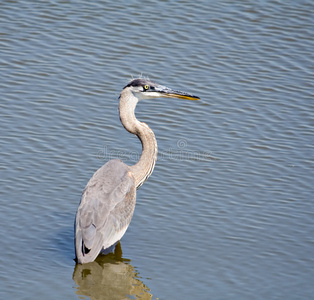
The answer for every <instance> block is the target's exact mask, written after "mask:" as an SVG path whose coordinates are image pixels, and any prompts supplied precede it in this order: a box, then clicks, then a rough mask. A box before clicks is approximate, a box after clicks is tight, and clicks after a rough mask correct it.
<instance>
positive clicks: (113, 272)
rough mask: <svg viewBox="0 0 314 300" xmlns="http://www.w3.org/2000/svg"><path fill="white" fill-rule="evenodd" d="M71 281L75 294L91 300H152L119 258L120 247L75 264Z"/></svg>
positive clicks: (133, 273)
mask: <svg viewBox="0 0 314 300" xmlns="http://www.w3.org/2000/svg"><path fill="white" fill-rule="evenodd" d="M73 280H74V281H75V283H76V284H77V287H76V289H77V291H76V294H77V295H79V296H87V297H89V298H90V299H92V300H96V299H97V300H98V299H104V300H105V299H108V300H115V299H116V300H118V299H119V300H121V299H144V300H146V299H147V300H148V299H152V295H151V294H150V290H149V288H148V287H147V286H146V285H145V284H144V283H143V282H142V281H141V280H139V278H138V273H137V272H136V271H135V270H134V267H133V266H132V265H131V264H130V260H129V259H125V258H122V249H121V245H120V243H118V244H117V245H116V247H115V251H114V253H110V254H108V255H106V256H99V257H98V258H97V259H96V260H95V261H93V262H91V263H87V264H83V265H80V264H76V266H75V268H74V272H73Z"/></svg>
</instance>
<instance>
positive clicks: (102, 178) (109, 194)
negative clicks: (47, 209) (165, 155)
mask: <svg viewBox="0 0 314 300" xmlns="http://www.w3.org/2000/svg"><path fill="white" fill-rule="evenodd" d="M135 199H136V187H135V184H134V178H133V175H132V174H131V172H130V170H129V167H128V166H127V165H126V164H124V163H123V162H122V161H120V160H118V159H115V160H110V161H109V162H107V163H106V164H105V165H103V166H102V167H101V168H100V169H98V170H97V171H96V172H95V173H94V175H93V176H92V178H91V179H90V180H89V182H88V183H87V185H86V187H85V189H84V191H83V194H82V198H81V203H80V205H79V207H78V210H77V214H76V222H75V252H76V258H77V261H78V262H79V263H86V262H90V261H93V260H95V258H96V257H97V256H98V254H99V253H100V252H101V251H103V250H105V249H107V248H109V247H111V246H112V245H114V244H115V243H116V242H118V241H119V240H120V239H121V238H122V236H123V235H124V233H125V231H126V229H127V227H128V226H129V224H130V222H131V219H132V216H133V212H134V208H135V201H136V200H135Z"/></svg>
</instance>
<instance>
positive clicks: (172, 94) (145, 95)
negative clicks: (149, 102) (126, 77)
mask: <svg viewBox="0 0 314 300" xmlns="http://www.w3.org/2000/svg"><path fill="white" fill-rule="evenodd" d="M126 88H129V89H130V90H131V91H132V93H133V94H134V95H135V97H137V98H138V99H139V100H142V99H151V98H164V97H167V98H181V99H188V100H199V99H200V98H199V97H197V96H194V95H191V94H188V93H185V92H181V91H175V90H172V89H170V88H168V87H166V86H163V85H159V84H157V83H154V82H152V81H150V80H147V79H143V78H139V79H134V80H132V81H131V82H130V83H129V84H128V85H126V86H125V87H124V89H126Z"/></svg>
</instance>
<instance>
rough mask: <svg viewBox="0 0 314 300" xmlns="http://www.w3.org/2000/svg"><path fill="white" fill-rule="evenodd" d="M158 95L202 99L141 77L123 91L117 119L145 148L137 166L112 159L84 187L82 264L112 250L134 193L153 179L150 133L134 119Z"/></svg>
mask: <svg viewBox="0 0 314 300" xmlns="http://www.w3.org/2000/svg"><path fill="white" fill-rule="evenodd" d="M158 97H168V98H182V99H189V100H199V99H200V98H199V97H197V96H193V95H190V94H187V93H185V92H180V91H174V90H171V89H169V88H167V87H165V86H162V85H159V84H156V83H154V82H151V81H149V80H146V79H141V78H140V79H134V80H132V81H131V82H130V83H129V84H128V85H126V86H125V87H124V88H123V90H122V92H121V94H120V103H119V113H120V120H121V123H122V124H123V126H124V128H125V129H126V130H127V131H129V132H130V133H133V134H135V135H137V136H138V138H139V139H140V141H141V142H142V147H143V150H142V154H141V157H140V159H139V161H138V162H137V163H136V164H135V165H133V166H128V165H126V164H124V163H123V162H122V161H121V160H119V159H113V160H110V161H109V162H107V163H106V164H105V165H103V166H102V167H101V168H100V169H98V170H97V171H96V172H95V173H94V175H93V176H92V178H91V179H90V180H89V182H88V183H87V185H86V187H85V189H84V191H83V194H82V198H81V203H80V205H79V207H78V210H77V213H76V220H75V254H76V261H77V262H78V263H80V264H83V263H88V262H92V261H94V260H95V259H96V257H97V256H98V255H99V254H100V253H102V254H106V253H109V252H111V251H112V250H113V248H114V246H115V245H116V244H117V242H119V241H120V239H121V238H122V236H123V235H124V233H125V231H126V230H127V228H128V226H129V224H130V222H131V219H132V216H133V212H134V208H135V201H136V189H137V188H139V187H140V186H141V185H142V184H143V183H144V182H145V181H146V180H147V178H148V177H149V176H150V175H151V173H152V172H153V169H154V166H155V163H156V160H157V142H156V139H155V135H154V132H153V131H152V130H151V129H150V128H149V127H148V125H147V124H146V123H143V122H140V121H138V120H137V119H136V117H135V114H134V111H135V107H136V105H137V102H138V101H139V100H142V99H151V98H158Z"/></svg>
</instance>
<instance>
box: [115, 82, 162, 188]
mask: <svg viewBox="0 0 314 300" xmlns="http://www.w3.org/2000/svg"><path fill="white" fill-rule="evenodd" d="M137 102H138V99H137V98H136V97H135V96H134V95H133V93H132V92H131V91H130V90H129V89H128V88H126V89H124V90H123V91H122V93H121V95H120V103H119V113H120V120H121V123H122V125H123V126H124V128H125V129H126V130H127V131H129V132H130V133H133V134H135V135H137V137H138V138H139V139H140V141H141V143H142V147H143V151H142V154H141V157H140V159H139V161H138V162H137V163H136V164H135V165H133V166H130V169H131V172H132V174H133V176H134V178H135V185H136V187H137V188H138V187H140V186H141V185H142V184H143V183H144V182H145V181H146V180H147V178H148V177H149V176H150V175H151V174H152V172H153V170H154V167H155V163H156V160H157V141H156V138H155V134H154V132H153V131H152V130H151V129H150V128H149V127H148V125H147V124H145V123H143V122H140V121H138V120H137V119H136V117H135V114H134V111H135V107H136V104H137Z"/></svg>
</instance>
